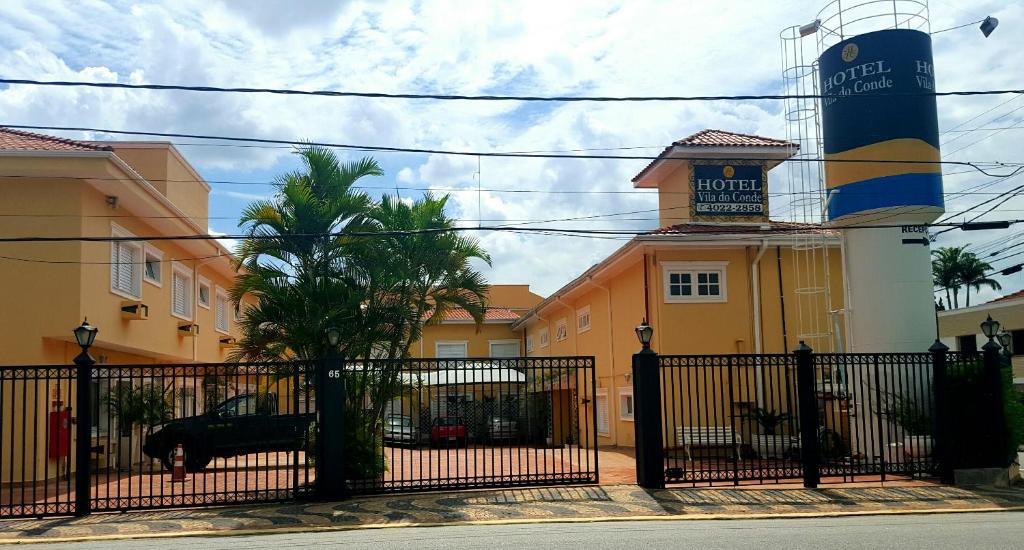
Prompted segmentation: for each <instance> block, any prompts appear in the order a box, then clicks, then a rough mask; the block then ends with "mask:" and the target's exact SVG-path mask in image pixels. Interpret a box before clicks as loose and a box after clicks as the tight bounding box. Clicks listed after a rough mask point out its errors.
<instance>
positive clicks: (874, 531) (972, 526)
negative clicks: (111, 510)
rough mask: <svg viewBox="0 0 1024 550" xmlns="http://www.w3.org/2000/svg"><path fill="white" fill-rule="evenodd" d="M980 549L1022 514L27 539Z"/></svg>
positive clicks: (176, 544) (248, 544)
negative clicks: (113, 538) (253, 534)
mask: <svg viewBox="0 0 1024 550" xmlns="http://www.w3.org/2000/svg"><path fill="white" fill-rule="evenodd" d="M342 545H344V547H345V548H346V549H348V548H371V549H374V550H380V549H384V548H416V549H417V550H428V549H433V548H437V549H442V548H443V549H446V550H447V549H450V548H459V549H463V548H488V549H494V548H531V549H535V548H558V549H560V550H561V549H568V548H586V549H588V550H592V549H596V548H756V549H758V550H763V549H765V548H786V549H787V550H801V549H819V548H828V549H829V550H840V549H843V548H900V549H909V548H928V549H931V548H971V550H981V549H984V548H998V549H1001V550H1004V549H1007V548H1022V547H1024V512H999V513H984V514H934V515H902V516H861V517H842V518H816V519H777V520H717V521H716V520H711V521H623V522H607V523H560V524H555V523H548V524H529V525H499V526H494V525H492V526H463V527H416V528H396V529H366V530H360V531H335V532H322V533H293V534H281V535H260V536H244V537H184V538H163V539H149V540H124V541H101V542H81V543H75V544H65V545H52V544H42V545H32V549H33V550H38V549H42V548H58V547H59V548H69V547H70V548H73V549H75V550H93V549H95V550H101V549H103V550H106V549H114V550H120V549H124V550H128V549H133V550H134V549H139V550H153V549H172V548H173V549H183V548H201V549H203V550H214V549H219V548H230V549H233V550H250V549H286V548H321V547H331V546H339V547H340V546H342Z"/></svg>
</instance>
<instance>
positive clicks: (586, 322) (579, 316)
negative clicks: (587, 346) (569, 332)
mask: <svg viewBox="0 0 1024 550" xmlns="http://www.w3.org/2000/svg"><path fill="white" fill-rule="evenodd" d="M588 330H590V306H584V307H582V308H580V309H578V310H576V332H586V331H588Z"/></svg>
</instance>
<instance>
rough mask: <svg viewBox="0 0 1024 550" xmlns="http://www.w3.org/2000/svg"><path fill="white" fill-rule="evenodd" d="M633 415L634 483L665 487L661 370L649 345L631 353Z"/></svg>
mask: <svg viewBox="0 0 1024 550" xmlns="http://www.w3.org/2000/svg"><path fill="white" fill-rule="evenodd" d="M633 416H634V418H633V434H634V436H635V439H636V483H637V485H639V486H641V487H643V488H645V489H664V488H665V460H664V446H663V443H662V434H661V371H660V368H659V366H658V354H657V353H655V352H654V351H653V350H651V349H650V348H645V349H643V350H642V351H640V352H639V353H634V354H633Z"/></svg>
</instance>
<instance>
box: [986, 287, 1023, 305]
mask: <svg viewBox="0 0 1024 550" xmlns="http://www.w3.org/2000/svg"><path fill="white" fill-rule="evenodd" d="M1020 298H1024V290H1018V291H1017V292H1014V293H1012V294H1007V295H1006V296H1002V297H1000V298H996V299H995V300H991V301H989V302H986V303H989V304H995V303H998V302H1009V301H1010V300H1018V299H1020Z"/></svg>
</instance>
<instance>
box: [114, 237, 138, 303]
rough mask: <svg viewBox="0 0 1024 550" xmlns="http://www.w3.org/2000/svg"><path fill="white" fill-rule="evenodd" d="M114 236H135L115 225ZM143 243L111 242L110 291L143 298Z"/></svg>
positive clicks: (133, 297)
mask: <svg viewBox="0 0 1024 550" xmlns="http://www.w3.org/2000/svg"><path fill="white" fill-rule="evenodd" d="M111 233H112V235H113V236H114V237H134V235H132V234H131V233H128V232H127V231H125V230H124V229H121V228H120V227H118V226H113V228H112V231H111ZM142 265H143V255H142V245H141V244H140V243H138V242H134V241H111V243H110V291H111V292H113V293H114V294H119V295H121V296H124V297H126V298H132V299H135V300H139V299H141V298H142Z"/></svg>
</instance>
